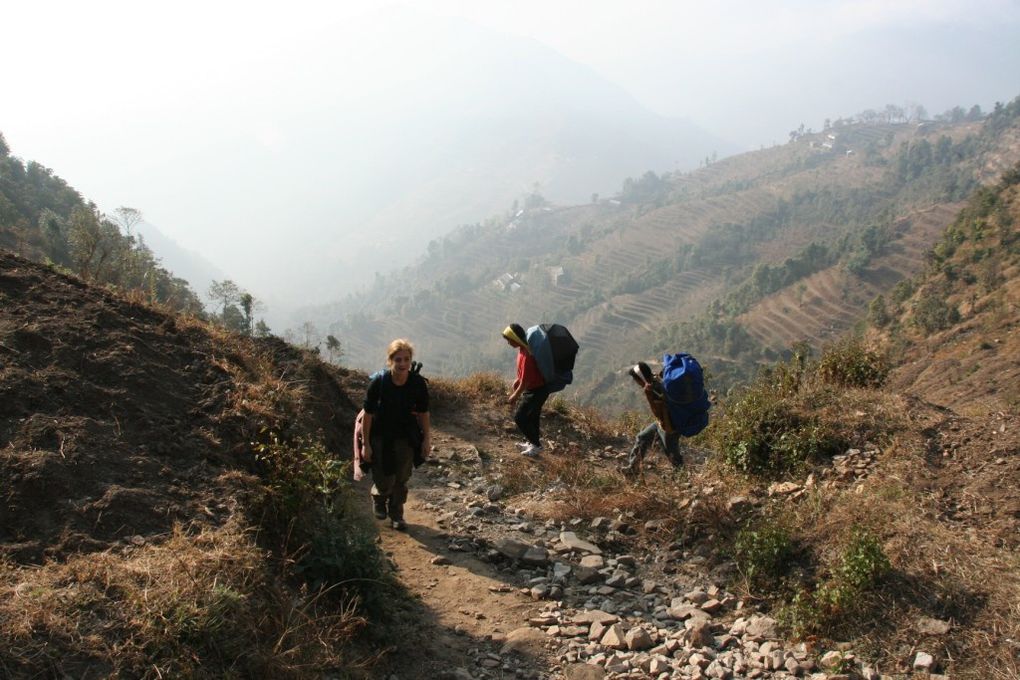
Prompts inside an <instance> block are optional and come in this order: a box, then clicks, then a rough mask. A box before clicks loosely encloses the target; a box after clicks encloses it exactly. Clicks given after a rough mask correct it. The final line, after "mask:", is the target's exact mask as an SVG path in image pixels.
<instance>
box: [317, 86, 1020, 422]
mask: <svg viewBox="0 0 1020 680" xmlns="http://www.w3.org/2000/svg"><path fill="white" fill-rule="evenodd" d="M1017 160H1020V100H1017V101H1015V102H1013V103H1012V104H1010V105H1007V106H1004V107H1000V108H998V109H997V110H996V111H995V112H994V113H993V114H991V115H990V116H989V117H988V118H987V119H986V120H984V121H977V122H967V121H964V122H960V123H950V122H934V121H931V122H927V123H925V124H923V125H917V124H915V123H905V122H897V123H889V122H868V123H865V122H860V121H853V120H843V121H841V122H840V124H839V126H836V127H832V128H831V129H827V130H825V131H823V132H821V133H814V134H804V135H801V136H800V137H798V138H797V139H796V140H794V141H792V142H790V143H788V144H784V145H781V146H777V147H774V148H771V149H766V150H763V151H759V152H753V153H748V154H743V155H740V156H736V157H733V158H729V159H725V160H722V161H719V162H716V163H712V164H710V165H709V166H708V167H707V168H704V169H701V170H698V171H696V172H692V173H673V174H669V175H665V176H659V175H655V174H647V175H643V176H642V177H640V178H638V179H636V180H632V181H629V182H626V183H625V184H624V186H623V188H622V190H621V191H620V192H619V193H618V194H616V195H615V197H614V198H613V199H612V200H604V199H603V200H600V201H599V202H598V203H597V204H592V203H590V202H588V203H586V204H583V205H575V206H569V207H550V206H538V207H533V208H529V209H526V210H524V211H522V212H519V213H517V214H515V213H511V212H509V211H508V212H506V213H503V214H501V215H499V216H497V217H494V218H492V219H490V220H487V221H486V222H485V223H483V224H479V225H475V226H471V227H464V228H462V229H460V230H458V231H457V232H455V233H453V234H451V235H449V236H448V237H446V238H444V239H441V240H440V241H438V242H436V243H434V244H433V245H432V247H430V251H429V254H428V256H427V257H426V258H425V259H424V260H423V261H422V262H421V263H419V264H418V265H416V266H414V267H411V268H408V269H407V270H406V271H404V272H401V273H399V274H395V275H393V276H391V277H388V278H382V279H380V280H379V281H377V282H376V285H374V286H373V287H372V288H370V289H368V290H367V291H365V292H364V293H363V294H361V295H357V296H352V297H350V298H349V299H347V300H346V301H344V302H343V303H339V304H336V305H333V306H329V307H322V308H319V309H317V310H314V311H312V312H310V313H309V316H312V317H314V318H315V321H316V323H317V324H318V325H319V326H320V327H321V328H326V329H329V331H330V332H332V333H333V334H335V335H336V336H337V337H338V338H340V339H341V342H343V343H344V344H345V352H346V355H345V356H346V361H347V362H349V363H350V364H352V365H355V366H359V367H366V368H368V367H372V366H376V365H377V364H378V363H379V361H380V359H379V354H380V352H381V348H382V347H384V346H385V344H386V342H388V341H389V340H390V339H392V338H393V337H398V336H407V337H410V338H411V339H412V340H414V341H416V342H417V343H418V346H419V348H420V353H421V357H422V359H423V360H424V361H425V362H426V364H427V365H428V366H429V367H430V368H431V369H432V370H434V371H436V372H438V373H454V374H457V373H461V374H463V373H468V372H471V371H476V370H480V369H495V370H506V367H507V366H509V365H510V361H509V359H508V358H507V357H506V346H505V343H502V342H501V340H500V336H499V332H500V330H501V329H502V328H503V327H504V326H505V324H506V323H508V322H510V321H518V322H520V323H522V324H524V325H529V324H532V323H539V322H546V321H558V322H561V323H565V324H567V325H568V326H569V327H570V328H571V329H572V331H573V332H574V335H575V337H576V338H577V339H578V341H579V343H580V345H581V352H580V354H579V356H578V366H577V368H576V369H575V385H574V386H573V387H572V388H571V390H572V393H573V396H575V397H577V398H580V399H582V400H587V401H593V402H598V403H601V404H603V405H613V404H615V405H617V406H619V405H622V404H625V403H628V402H633V400H634V399H633V398H634V395H633V394H631V393H632V392H633V390H624V389H620V386H619V385H618V384H617V382H618V381H619V378H620V370H621V369H622V368H623V367H625V366H627V365H629V364H631V363H633V362H634V361H635V360H637V359H651V358H654V357H655V356H656V355H658V354H660V353H661V352H663V351H665V350H670V351H676V350H680V349H684V350H689V351H692V352H694V353H695V354H696V355H698V356H699V357H700V358H702V361H703V363H704V364H706V366H708V367H709V370H710V372H711V374H712V376H713V379H714V381H715V384H716V386H717V387H720V388H723V387H726V386H727V385H730V384H733V383H734V382H736V381H739V380H742V379H745V378H746V377H748V376H749V375H750V374H751V373H753V371H754V370H755V369H756V367H757V366H758V365H760V364H761V363H763V362H769V361H771V360H774V359H775V358H776V357H778V356H780V355H782V354H784V353H785V352H787V351H789V349H790V348H791V346H792V345H794V344H795V343H798V342H806V343H808V345H810V346H813V347H816V348H817V347H821V346H822V345H824V344H826V343H828V342H831V341H833V340H836V339H837V338H839V337H840V336H841V335H842V334H843V333H845V332H847V331H848V330H851V329H853V328H854V327H856V326H857V325H858V324H860V323H862V322H863V320H864V318H865V316H866V314H867V312H868V307H869V304H870V303H871V301H872V300H873V299H874V298H875V297H876V295H879V294H883V293H888V292H889V291H891V290H892V289H893V288H894V287H895V286H896V285H897V283H898V282H900V281H903V280H906V279H909V278H910V277H912V276H914V275H915V274H917V273H918V272H919V271H921V270H922V269H923V267H924V266H925V262H926V257H927V252H928V250H929V249H930V248H931V246H932V245H933V244H934V243H935V242H936V241H937V240H938V239H939V238H940V235H941V233H942V232H943V230H944V229H945V228H946V227H947V226H948V225H950V224H951V223H952V222H953V220H954V218H955V216H956V213H957V211H958V210H959V209H960V207H961V206H962V205H963V201H964V200H965V199H966V198H967V197H968V196H969V194H970V192H971V191H972V190H973V189H974V188H975V187H976V186H978V185H979V184H980V183H982V182H995V181H997V180H998V177H1000V176H1001V174H1002V173H1003V172H1004V171H1005V170H1006V169H1008V168H1009V167H1011V165H1012V164H1013V163H1016V161H1017ZM625 384H627V383H625Z"/></svg>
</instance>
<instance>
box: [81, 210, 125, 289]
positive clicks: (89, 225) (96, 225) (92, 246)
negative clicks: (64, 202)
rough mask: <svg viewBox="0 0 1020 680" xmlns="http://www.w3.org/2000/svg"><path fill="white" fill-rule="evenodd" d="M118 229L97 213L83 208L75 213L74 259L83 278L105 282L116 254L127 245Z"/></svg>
mask: <svg viewBox="0 0 1020 680" xmlns="http://www.w3.org/2000/svg"><path fill="white" fill-rule="evenodd" d="M119 236H120V235H119V234H118V233H117V228H116V227H115V226H113V224H111V223H110V222H108V221H106V220H104V219H102V218H101V217H100V216H99V215H98V214H97V213H96V211H95V210H94V209H91V208H86V207H79V208H75V209H74V211H73V212H72V213H71V219H70V224H69V227H68V241H69V243H70V246H71V259H72V261H73V263H74V266H75V269H76V270H77V272H78V274H79V275H81V277H82V278H84V279H86V280H89V281H103V280H104V278H103V277H104V276H105V275H106V274H107V270H108V268H109V264H110V262H111V261H113V260H115V259H116V257H115V254H116V251H117V250H118V249H119V248H120V247H121V246H122V245H123V244H122V243H121V239H120V238H119Z"/></svg>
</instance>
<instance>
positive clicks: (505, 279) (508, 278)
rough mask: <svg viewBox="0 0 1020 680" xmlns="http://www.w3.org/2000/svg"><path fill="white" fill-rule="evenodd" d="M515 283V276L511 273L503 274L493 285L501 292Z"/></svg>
mask: <svg viewBox="0 0 1020 680" xmlns="http://www.w3.org/2000/svg"><path fill="white" fill-rule="evenodd" d="M513 283H514V275H513V274H510V273H506V274H501V275H500V276H499V278H497V279H494V280H493V281H492V285H494V286H496V288H499V289H500V290H506V289H508V288H510V287H511V285H512V284H513Z"/></svg>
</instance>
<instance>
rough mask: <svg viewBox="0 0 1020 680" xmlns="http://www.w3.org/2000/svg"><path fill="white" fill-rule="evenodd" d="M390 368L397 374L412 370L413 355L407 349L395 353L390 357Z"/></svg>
mask: <svg viewBox="0 0 1020 680" xmlns="http://www.w3.org/2000/svg"><path fill="white" fill-rule="evenodd" d="M390 367H391V368H392V369H393V371H394V372H396V373H406V372H407V371H409V370H411V353H410V352H409V351H407V350H406V349H402V350H398V351H396V352H394V354H393V356H391V357H390Z"/></svg>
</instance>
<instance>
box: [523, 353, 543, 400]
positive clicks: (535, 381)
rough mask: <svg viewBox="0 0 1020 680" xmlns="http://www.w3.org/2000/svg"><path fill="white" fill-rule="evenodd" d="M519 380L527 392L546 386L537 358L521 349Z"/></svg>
mask: <svg viewBox="0 0 1020 680" xmlns="http://www.w3.org/2000/svg"><path fill="white" fill-rule="evenodd" d="M517 380H518V381H519V382H520V383H522V384H523V385H524V389H525V390H534V389H537V388H539V387H541V386H542V385H544V384H545V378H543V377H542V372H541V371H539V370H538V362H537V361H535V357H533V356H531V355H530V354H528V353H527V352H525V351H524V350H523V349H520V348H518V349H517Z"/></svg>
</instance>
